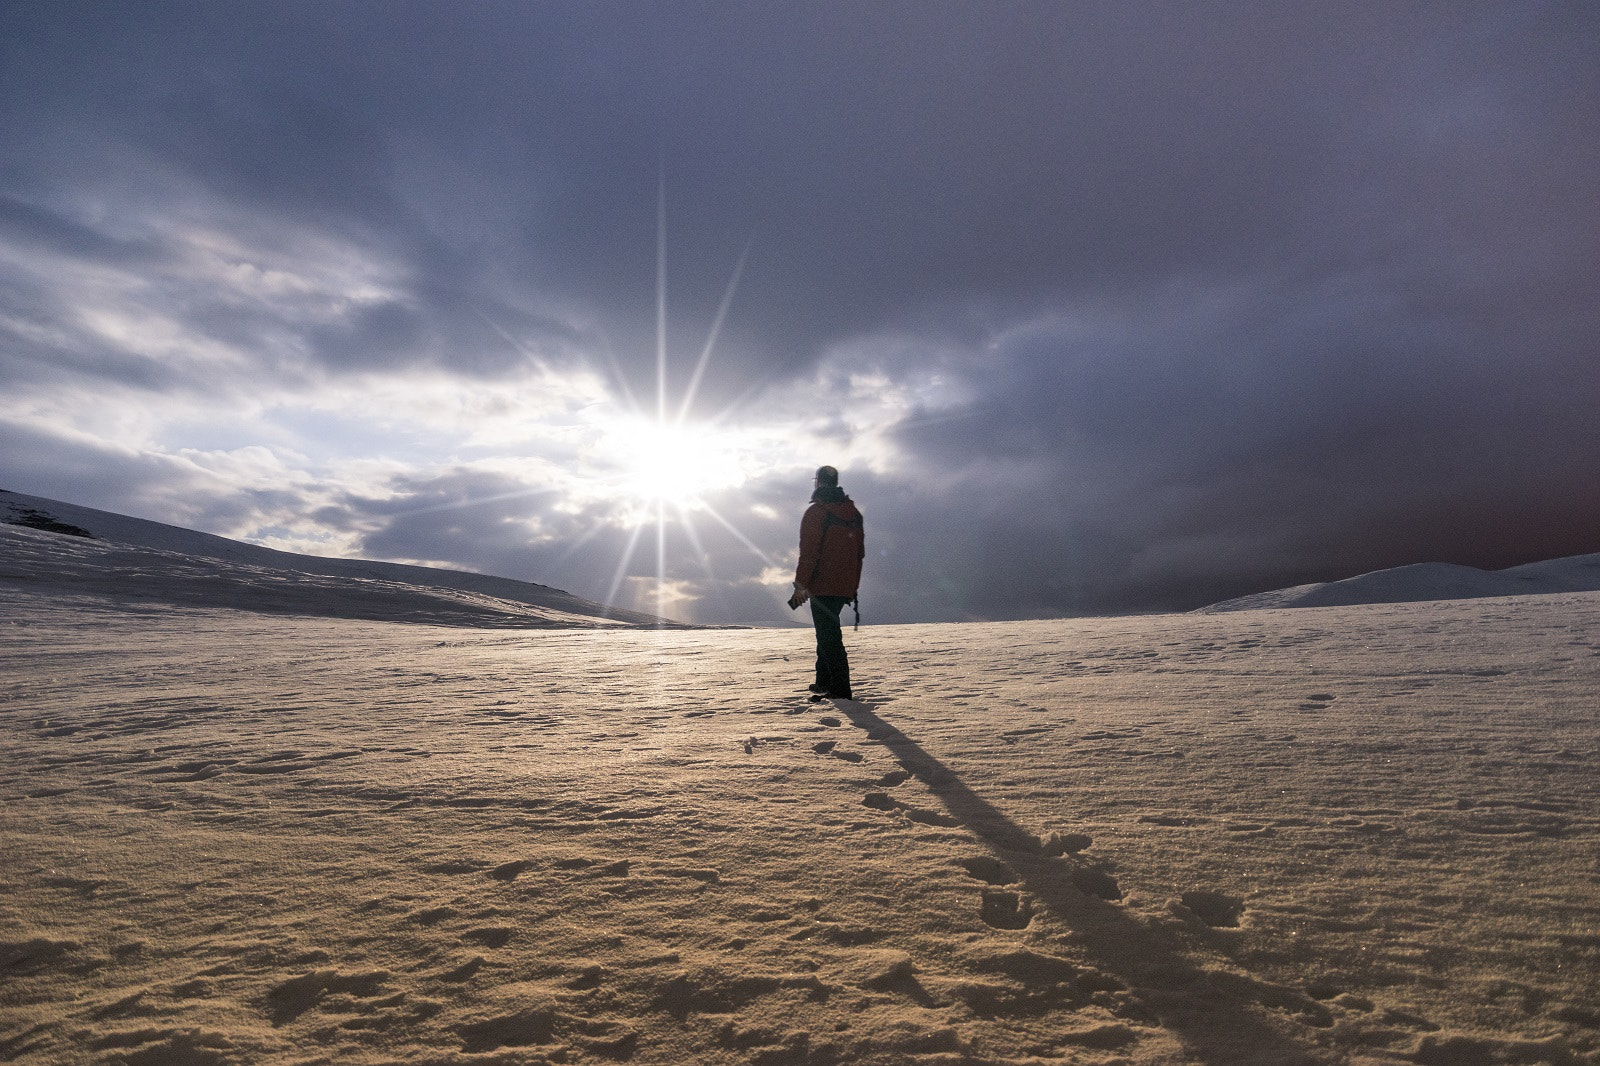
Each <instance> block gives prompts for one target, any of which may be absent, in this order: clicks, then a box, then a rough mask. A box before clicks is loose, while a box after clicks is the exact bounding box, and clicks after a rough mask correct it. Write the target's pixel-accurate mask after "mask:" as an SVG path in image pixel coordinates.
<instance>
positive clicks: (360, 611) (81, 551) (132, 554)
mask: <svg viewBox="0 0 1600 1066" xmlns="http://www.w3.org/2000/svg"><path fill="white" fill-rule="evenodd" d="M8 588H9V589H12V590H17V591H22V592H32V593H35V594H45V595H50V596H56V597H67V596H71V597H91V598H95V599H100V600H109V601H114V602H117V603H129V602H136V603H151V604H154V603H160V604H170V605H176V606H186V607H227V608H233V609H236V610H243V611H260V612H265V613H270V614H301V615H315V616H321V617H329V618H363V619H369V620H375V621H393V622H418V623H425V624H430V625H451V626H489V627H518V628H522V627H530V628H539V627H546V628H557V627H560V628H566V627H596V626H604V627H608V628H615V627H618V626H623V627H627V626H652V627H653V626H657V625H669V626H678V625H681V623H676V622H670V621H666V620H663V619H659V618H657V617H655V616H654V615H649V614H642V613H639V612H637V611H622V610H616V609H612V608H607V607H605V606H603V605H601V604H598V603H592V602H590V601H589V600H585V599H580V598H579V597H577V596H574V595H572V594H571V593H568V592H563V591H561V590H560V589H553V588H548V587H546V586H544V585H535V584H532V583H531V582H527V581H515V580H512V579H511V578H504V577H490V576H488V575H485V574H469V573H465V572H463V571H459V570H443V569H436V568H434V567H428V566H407V565H405V564H402V563H379V562H368V561H366V560H362V559H324V558H319V557H317V556H312V555H296V554H294V553H292V552H282V551H275V550H274V549H272V548H263V547H259V546H257V545H254V544H244V543H242V542H240V541H236V540H228V539H227V538H226V537H217V536H213V535H211V534H210V533H200V532H197V531H195V530H192V529H182V528H179V527H178V526H169V525H164V524H162V523H160V522H149V521H146V520H144V519H142V518H130V517H128V516H127V515H119V514H113V513H111V512H109V511H97V510H95V509H94V508H91V507H78V506H76V505H74V504H70V503H62V502H60V501H58V500H48V499H44V498H42V497H38V496H24V495H22V494H20V493H15V492H6V491H4V490H0V591H4V590H6V589H8Z"/></svg>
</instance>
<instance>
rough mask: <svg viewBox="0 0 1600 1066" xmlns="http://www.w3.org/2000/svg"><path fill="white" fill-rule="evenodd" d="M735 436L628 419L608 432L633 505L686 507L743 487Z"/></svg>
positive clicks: (687, 425) (690, 426) (704, 428)
mask: <svg viewBox="0 0 1600 1066" xmlns="http://www.w3.org/2000/svg"><path fill="white" fill-rule="evenodd" d="M733 438H734V434H732V433H730V432H728V431H725V430H717V429H713V428H711V427H707V426H698V425H695V424H693V423H688V422H684V423H674V422H660V421H657V420H655V419H650V418H641V417H635V416H630V417H628V418H625V419H623V420H620V421H619V422H617V423H616V424H615V425H613V426H611V427H609V431H608V433H607V443H608V445H609V449H608V450H611V451H612V454H611V455H610V456H609V458H610V459H611V460H612V462H613V463H615V465H616V468H617V469H618V470H619V471H620V474H621V486H620V487H621V489H622V491H623V492H624V493H625V494H626V495H627V496H628V497H630V498H631V499H632V500H633V501H635V502H637V503H642V504H655V503H658V502H670V503H676V504H678V505H680V506H684V505H687V504H690V503H692V502H694V501H695V500H696V499H697V498H698V497H701V496H704V495H707V494H709V493H713V492H717V491H720V490H723V489H732V488H738V487H739V486H740V485H742V484H744V482H745V479H746V478H745V471H744V469H743V465H742V464H741V462H740V460H739V450H738V447H737V442H736V441H735V440H734V439H733Z"/></svg>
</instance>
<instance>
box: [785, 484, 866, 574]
mask: <svg viewBox="0 0 1600 1066" xmlns="http://www.w3.org/2000/svg"><path fill="white" fill-rule="evenodd" d="M866 555H867V538H866V529H865V524H864V523H863V521H862V518H861V512H860V511H858V510H856V505H855V503H854V501H852V500H851V499H850V497H848V496H846V497H845V498H844V499H843V500H841V501H839V502H837V503H813V504H812V505H811V506H810V507H807V508H806V513H805V517H803V518H802V519H800V563H799V565H798V566H796V567H795V569H794V580H795V583H796V584H797V585H799V586H800V587H801V588H803V589H805V590H806V591H807V592H809V593H810V594H811V595H813V596H846V597H849V598H851V599H854V598H855V595H856V588H857V586H859V585H860V584H861V560H862V559H864V558H866Z"/></svg>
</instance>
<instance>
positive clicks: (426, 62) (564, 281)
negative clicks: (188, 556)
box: [0, 0, 1600, 622]
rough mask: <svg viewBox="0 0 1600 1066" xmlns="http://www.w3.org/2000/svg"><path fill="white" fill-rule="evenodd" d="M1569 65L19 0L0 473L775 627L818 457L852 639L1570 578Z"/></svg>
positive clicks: (1597, 120) (1582, 399) (0, 229)
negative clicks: (850, 524) (1419, 571)
mask: <svg viewBox="0 0 1600 1066" xmlns="http://www.w3.org/2000/svg"><path fill="white" fill-rule="evenodd" d="M1597 57H1600V5H1597V4H1594V3H1590V2H1588V0H1572V2H1570V3H1537V2H1533V3H1518V2H1511V0H1502V2H1495V3H1484V4H1477V3H1470V2H1466V0H1449V2H1439V3H1405V2H1395V0H1378V2H1373V3H1359V2H1330V3H1318V4H1309V3H1305V4H1302V3H1284V2H1282V0H1262V2H1260V3H1247V2H1227V3H1223V2H1216V3H1205V2H1196V0H1184V2H1173V3H1141V2H1130V0H1109V2H1106V3H1089V2H1075V0H1048V2H1043V0H1041V2H1037V3H1033V2H1026V3H1012V2H1005V0H983V2H977V0H973V2H968V3H947V2H938V0H908V2H903V3H900V2H882V0H873V2H870V3H857V2H843V0H835V2H831V3H804V2H797V0H783V2H781V3H780V2H773V3H761V2H756V3H751V2H738V3H734V2H725V3H724V2H704V3H697V2H691V0H671V2H660V3H646V2H637V3H605V2H596V0H579V2H573V3H540V2H532V0H528V2H505V3H495V2H488V0H453V2H445V0H437V2H431V3H405V2H399V0H382V2H369V3H357V2H339V0H331V2H330V0H316V2H311V3H281V2H274V0H252V2H250V3H239V4H234V3H228V4H220V3H216V2H214V0H205V2H199V3H194V4H178V3H161V2H151V0H141V2H140V3H137V4H127V3H118V2H113V0H105V2H101V3H72V2H66V0H52V2H49V3H32V4H23V3H18V4H7V5H4V7H3V8H0V143H3V151H0V488H7V489H11V490H13V491H17V492H26V493H33V494H37V495H44V496H50V497H54V498H57V499H63V500H67V501H71V502H74V503H81V504H86V505H89V506H94V507H101V508H105V509H108V510H114V511H120V512H123V513H128V514H133V515H138V516H141V517H146V518H152V519H157V520H161V521H168V522H173V523H176V524H179V525H187V526H191V527H194V528H200V529H204V530H207V531H210V532H215V533H220V534H223V535H226V536H233V537H239V538H243V539H247V540H253V541H257V542H260V543H266V544H270V545H273V546H275V547H283V548H288V549H291V550H299V551H311V552H314V553H318V554H337V555H365V556H369V557H374V558H383V559H395V560H405V561H419V562H427V563H433V564H441V565H448V566H455V567H463V568H467V569H474V570H481V571H487V572H490V573H494V574H500V575H505V576H510V577H519V578H524V579H528V580H533V581H538V582H541V583H545V584H551V585H556V586H559V587H562V588H565V589H568V590H570V591H572V592H574V593H577V594H579V595H582V596H587V597H589V598H592V599H597V600H606V599H611V600H614V601H615V602H617V603H619V604H622V605H625V606H629V607H639V608H643V609H653V608H654V607H655V606H656V605H657V603H658V602H659V603H660V604H661V606H662V607H663V609H665V610H666V612H667V613H670V614H674V615H676V616H678V617H684V618H690V619H694V620H698V621H708V622H778V621H783V620H786V619H791V618H792V617H793V616H791V615H790V614H789V612H788V611H787V610H786V609H785V608H784V607H782V605H781V601H782V600H783V599H784V598H785V597H786V596H787V593H788V588H787V583H788V579H789V577H790V576H791V575H792V567H793V562H794V555H795V538H796V531H797V528H798V521H799V514H800V511H801V510H802V509H803V507H804V505H805V502H806V497H807V495H808V494H809V492H810V489H811V482H810V477H811V472H812V470H813V469H814V468H815V467H816V466H817V465H818V464H820V463H825V462H826V463H833V464H834V465H837V466H838V467H840V469H841V470H842V472H843V477H842V483H843V485H844V487H845V489H846V490H847V491H848V492H850V493H851V495H852V496H853V497H854V498H855V499H856V500H857V502H858V503H859V504H860V506H861V507H862V509H863V511H864V512H865V514H866V516H867V535H868V544H869V548H870V558H869V559H868V562H867V567H866V574H865V578H864V583H863V588H862V598H863V601H864V609H865V612H866V616H867V618H868V620H869V621H879V622H890V621H929V620H955V619H967V618H1015V617H1032V616H1049V615H1063V614H1082V613H1098V612H1110V611H1132V610H1153V609H1187V608H1191V607H1196V606H1200V605H1202V604H1205V603H1209V602H1212V601H1214V600H1218V599H1222V598H1226V597H1229V596H1234V595H1239V594H1243V593H1247V592H1253V591H1260V590H1262V589H1267V588H1275V587H1280V586H1284V585H1291V584H1297V583H1300V582H1305V581H1313V580H1326V579H1330V578H1337V577H1345V576H1350V575H1353V574H1356V573H1361V572H1364V571H1369V570H1374V569H1378V568H1382V567H1387V566H1394V565H1399V564H1403V563H1409V562H1420V561H1428V560H1443V561H1450V562H1459V563H1467V564H1471V565H1477V566H1486V567H1500V566H1507V565H1512V564H1516V563H1521V562H1527V561H1531V560H1534V559H1540V558H1548V557H1553V556H1560V555H1569V554H1576V553H1580V552H1594V551H1600V491H1597V488H1596V486H1597V485H1600V416H1597V414H1596V410H1597V406H1600V106H1597V105H1596V101H1597V100H1600V61H1597ZM663 222H664V225H663ZM663 296H664V300H663ZM663 326H664V328H663ZM663 339H664V340H663ZM663 368H664V371H663ZM661 380H664V381H665V385H666V388H665V392H664V395H662V394H661V393H660V392H659V390H658V382H659V381H661ZM663 410H664V411H665V414H666V422H667V424H668V425H669V426H671V427H672V429H671V430H670V431H669V432H661V431H660V430H659V428H658V427H659V425H660V419H659V413H660V412H662V411H663ZM680 413H682V417H681V418H680ZM658 520H659V521H658ZM630 549H631V550H630ZM660 578H664V581H663V580H658V579H660ZM658 597H660V599H659V600H658ZM802 614H803V612H802Z"/></svg>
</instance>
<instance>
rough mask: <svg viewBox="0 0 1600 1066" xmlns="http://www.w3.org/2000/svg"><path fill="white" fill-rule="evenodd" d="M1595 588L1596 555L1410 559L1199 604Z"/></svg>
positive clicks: (1232, 606)
mask: <svg viewBox="0 0 1600 1066" xmlns="http://www.w3.org/2000/svg"><path fill="white" fill-rule="evenodd" d="M1596 591H1600V553H1597V554H1594V555H1574V556H1572V557H1571V558H1568V559H1549V560H1546V561H1545V562H1542V563H1528V564H1527V565H1526V566H1513V567H1511V568H1510V569H1507V570H1479V569H1477V568H1475V567H1471V566H1457V565H1456V564H1454V563H1414V564H1413V565H1411V566H1397V567H1394V568H1393V569H1391V570H1377V571H1374V572H1373V573H1370V574H1362V575H1360V576H1359V577H1348V578H1345V579H1344V580H1343V581H1324V582H1321V583H1318V584H1311V585H1296V586H1294V587H1293V588H1287V589H1275V590H1273V591H1272V592H1258V593H1256V594H1254V595H1251V596H1240V597H1238V598H1237V599H1232V600H1223V601H1222V602H1221V603H1213V604H1212V605H1211V606H1209V607H1202V608H1200V610H1199V612H1198V613H1200V614H1218V613H1221V612H1223V611H1259V610H1271V609H1275V608H1279V607H1348V606H1353V605H1355V604H1362V603H1415V602H1419V601H1422V600H1471V599H1478V598H1480V597H1484V596H1528V595H1535V594H1548V593H1552V592H1596Z"/></svg>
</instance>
